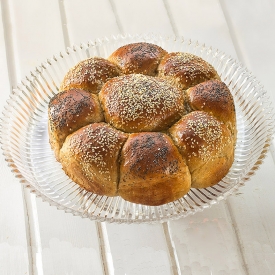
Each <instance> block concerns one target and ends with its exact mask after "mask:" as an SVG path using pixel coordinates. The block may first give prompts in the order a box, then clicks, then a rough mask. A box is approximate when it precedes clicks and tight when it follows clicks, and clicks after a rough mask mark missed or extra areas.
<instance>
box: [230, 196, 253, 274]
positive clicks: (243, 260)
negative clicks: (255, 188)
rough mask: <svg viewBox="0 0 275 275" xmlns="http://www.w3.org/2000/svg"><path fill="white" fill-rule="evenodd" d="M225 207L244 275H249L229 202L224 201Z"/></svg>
mask: <svg viewBox="0 0 275 275" xmlns="http://www.w3.org/2000/svg"><path fill="white" fill-rule="evenodd" d="M225 205H226V207H227V210H228V212H229V218H230V220H231V224H232V228H233V230H234V233H235V236H236V241H237V244H238V247H239V249H240V254H241V259H242V262H243V265H242V266H243V268H244V271H245V274H246V275H249V270H248V265H247V263H246V261H245V257H244V250H243V247H242V244H241V240H240V237H239V234H238V230H237V228H236V226H235V225H236V224H237V222H236V220H235V218H234V215H233V212H232V209H231V205H230V202H228V201H227V200H226V201H225Z"/></svg>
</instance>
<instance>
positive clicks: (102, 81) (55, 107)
mask: <svg viewBox="0 0 275 275" xmlns="http://www.w3.org/2000/svg"><path fill="white" fill-rule="evenodd" d="M48 114H49V123H48V128H49V140H50V144H51V147H52V149H53V151H54V153H55V157H56V159H57V160H58V161H59V162H60V163H61V164H62V168H63V170H64V172H65V173H66V174H67V175H68V176H69V177H70V178H71V179H72V180H73V181H74V182H75V183H77V184H78V185H79V186H81V187H82V188H84V189H85V190H87V191H89V192H93V193H95V194H98V195H106V196H121V197H122V198H123V199H125V200H127V201H129V202H133V203H137V204H143V205H149V206H157V205H162V204H165V203H169V202H172V201H174V200H177V199H179V198H182V197H183V196H184V195H185V194H187V193H188V192H189V190H190V188H207V187H210V186H213V185H215V184H217V183H219V181H221V180H222V179H223V177H225V176H226V174H227V173H228V171H229V169H230V167H231V166H232V163H233V161H234V150H235V143H236V138H237V129H236V112H235V105H234V99H233V96H232V94H231V92H230V90H229V88H228V87H227V85H226V84H225V83H223V82H222V81H221V80H220V77H219V75H218V73H217V72H216V70H215V69H214V67H213V66H212V65H210V64H209V63H208V62H206V61H205V60H203V59H202V58H200V57H198V56H195V55H193V54H190V53H181V52H171V53H168V52H167V51H166V50H164V49H162V48H161V47H160V46H158V45H154V44H151V43H145V42H140V43H132V44H128V45H124V46H122V47H120V48H118V49H117V50H116V51H114V52H113V53H111V55H110V56H109V58H108V59H105V58H102V57H92V58H89V59H87V60H83V61H81V62H79V63H78V64H76V65H75V66H74V67H73V68H71V69H70V70H69V71H68V72H67V74H66V75H65V76H64V79H63V81H62V83H61V86H60V92H59V93H58V94H56V95H55V96H54V97H53V98H52V99H51V100H50V102H49V107H48Z"/></svg>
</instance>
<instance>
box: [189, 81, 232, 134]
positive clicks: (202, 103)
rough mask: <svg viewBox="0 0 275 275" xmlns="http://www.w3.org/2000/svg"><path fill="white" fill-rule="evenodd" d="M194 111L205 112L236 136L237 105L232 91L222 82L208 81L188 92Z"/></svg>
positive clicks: (190, 104)
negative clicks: (223, 124)
mask: <svg viewBox="0 0 275 275" xmlns="http://www.w3.org/2000/svg"><path fill="white" fill-rule="evenodd" d="M186 95H187V102H188V103H189V106H190V107H191V109H192V110H200V111H205V112H207V113H208V114H211V115H213V116H215V117H216V118H217V119H218V120H220V121H222V122H223V123H225V124H226V125H227V127H228V129H229V130H230V131H231V133H232V134H233V135H234V136H236V112H235V104H234V99H233V96H232V94H231V93H230V90H229V89H228V87H227V86H226V84H225V83H223V82H222V81H220V80H216V79H213V80H208V81H205V82H203V83H200V84H198V85H196V86H194V87H192V88H189V89H188V90H187V91H186Z"/></svg>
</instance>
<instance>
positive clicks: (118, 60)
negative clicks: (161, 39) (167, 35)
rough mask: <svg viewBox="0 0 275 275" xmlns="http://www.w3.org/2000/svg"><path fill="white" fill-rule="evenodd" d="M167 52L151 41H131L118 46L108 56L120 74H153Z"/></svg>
mask: <svg viewBox="0 0 275 275" xmlns="http://www.w3.org/2000/svg"><path fill="white" fill-rule="evenodd" d="M165 54H167V52H166V51H165V50H164V49H162V48H161V47H159V46H157V45H154V44H151V43H144V42H139V43H132V44H128V45H125V46H122V47H120V48H118V49H117V50H116V51H114V52H113V53H112V54H111V55H110V56H109V58H108V60H109V61H111V62H113V63H114V64H116V65H117V66H118V67H119V68H120V70H121V72H122V74H145V75H151V76H155V75H156V73H157V68H158V64H159V62H160V60H161V59H162V57H163V56H164V55H165Z"/></svg>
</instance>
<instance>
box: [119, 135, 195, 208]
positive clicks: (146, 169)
mask: <svg viewBox="0 0 275 275" xmlns="http://www.w3.org/2000/svg"><path fill="white" fill-rule="evenodd" d="M190 183H191V178H190V173H189V169H188V167H187V166H186V164H185V162H184V160H183V158H182V156H181V155H180V153H179V151H178V149H177V148H176V146H175V145H174V144H173V142H172V140H171V139H170V138H169V137H168V136H167V135H165V134H163V133H155V132H153V133H152V132H143V133H136V134H131V135H130V136H129V138H128V140H127V141H126V143H125V145H124V146H123V149H122V152H121V166H120V182H119V195H120V196H121V197H122V198H124V199H125V200H128V201H131V202H135V203H141V204H146V205H160V204H164V203H167V202H171V201H173V200H176V199H179V198H181V197H182V196H183V195H185V194H186V193H187V192H188V191H189V189H190Z"/></svg>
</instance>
